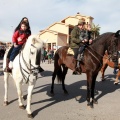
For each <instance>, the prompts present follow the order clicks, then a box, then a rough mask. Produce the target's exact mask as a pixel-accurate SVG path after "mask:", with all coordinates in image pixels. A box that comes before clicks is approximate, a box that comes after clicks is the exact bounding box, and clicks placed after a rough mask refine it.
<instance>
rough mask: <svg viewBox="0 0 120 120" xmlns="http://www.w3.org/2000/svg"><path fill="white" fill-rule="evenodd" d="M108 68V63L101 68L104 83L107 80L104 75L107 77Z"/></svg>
mask: <svg viewBox="0 0 120 120" xmlns="http://www.w3.org/2000/svg"><path fill="white" fill-rule="evenodd" d="M107 67H108V64H107V63H105V64H103V66H102V68H101V73H102V81H104V80H105V78H104V75H105V70H106V68H107Z"/></svg>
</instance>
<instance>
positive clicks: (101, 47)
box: [51, 31, 120, 107]
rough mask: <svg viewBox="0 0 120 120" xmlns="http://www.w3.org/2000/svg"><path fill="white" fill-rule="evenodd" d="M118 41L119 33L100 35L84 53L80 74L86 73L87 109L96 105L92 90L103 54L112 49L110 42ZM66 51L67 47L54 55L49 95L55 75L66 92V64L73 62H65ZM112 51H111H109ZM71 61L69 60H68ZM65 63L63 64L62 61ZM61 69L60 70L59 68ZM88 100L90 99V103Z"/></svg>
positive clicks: (119, 38)
mask: <svg viewBox="0 0 120 120" xmlns="http://www.w3.org/2000/svg"><path fill="white" fill-rule="evenodd" d="M118 40H120V35H119V32H118V31H117V32H116V33H104V34H102V35H100V36H99V37H98V38H97V39H96V40H95V41H94V43H93V44H92V45H90V46H89V47H87V48H86V49H85V51H84V61H83V62H81V63H80V66H81V68H82V72H83V73H86V75H87V105H88V106H89V107H93V103H97V101H96V100H95V99H94V88H95V82H96V77H97V75H98V72H99V71H100V69H101V67H102V59H103V56H104V54H105V51H106V50H108V49H109V51H110V49H112V48H113V47H112V42H113V41H118ZM67 49H68V47H61V48H59V49H58V50H57V52H56V53H55V58H54V61H55V62H54V72H53V76H52V86H51V93H52V94H53V93H54V91H53V89H54V80H55V77H56V75H57V77H58V79H59V80H60V81H62V87H63V90H64V92H65V93H67V90H66V89H65V85H64V80H65V76H66V74H67V70H68V68H70V67H69V66H68V64H70V65H71V64H72V63H74V62H75V60H74V59H73V57H71V58H72V59H71V58H70V57H69V60H66V58H68V57H67V54H66V53H67V52H66V51H67ZM111 51H112V50H111ZM70 59H71V60H70ZM63 60H64V61H66V62H65V63H64V61H63ZM69 62H70V63H69ZM66 63H67V65H66ZM61 67H62V68H61ZM90 98H92V102H90Z"/></svg>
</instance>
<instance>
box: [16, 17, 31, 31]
mask: <svg viewBox="0 0 120 120" xmlns="http://www.w3.org/2000/svg"><path fill="white" fill-rule="evenodd" d="M24 19H27V20H28V18H27V17H24V18H22V20H21V21H20V23H19V24H18V26H17V27H16V28H15V30H14V32H16V31H17V30H20V25H21V23H22V22H23V21H24ZM27 25H28V26H27V30H30V25H29V20H28V22H27ZM30 31H31V30H30Z"/></svg>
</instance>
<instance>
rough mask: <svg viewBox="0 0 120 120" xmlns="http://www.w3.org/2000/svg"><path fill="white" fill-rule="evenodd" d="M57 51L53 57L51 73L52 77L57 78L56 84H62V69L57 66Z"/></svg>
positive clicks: (58, 57)
mask: <svg viewBox="0 0 120 120" xmlns="http://www.w3.org/2000/svg"><path fill="white" fill-rule="evenodd" d="M59 59H60V56H59V51H56V53H55V56H54V72H53V77H54V78H55V76H57V80H58V82H62V74H63V72H62V68H61V65H59V62H58V61H59Z"/></svg>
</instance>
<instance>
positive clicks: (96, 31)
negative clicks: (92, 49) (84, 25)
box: [91, 23, 100, 39]
mask: <svg viewBox="0 0 120 120" xmlns="http://www.w3.org/2000/svg"><path fill="white" fill-rule="evenodd" d="M91 31H92V35H93V39H95V38H97V36H99V34H100V26H99V25H95V24H94V23H92V26H91Z"/></svg>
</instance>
